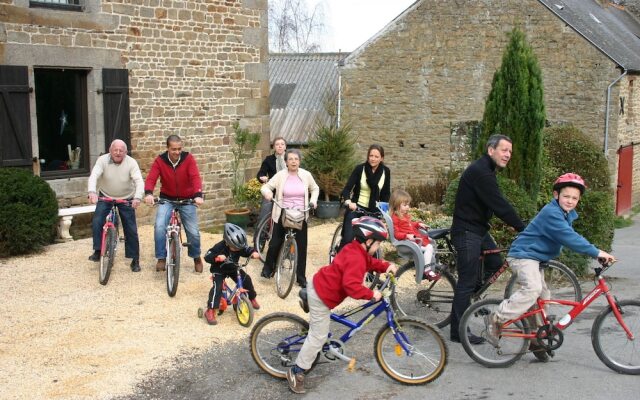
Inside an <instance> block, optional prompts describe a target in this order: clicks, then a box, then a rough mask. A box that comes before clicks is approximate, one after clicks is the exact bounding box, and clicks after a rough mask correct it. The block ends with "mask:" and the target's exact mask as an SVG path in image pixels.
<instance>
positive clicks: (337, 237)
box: [329, 224, 342, 264]
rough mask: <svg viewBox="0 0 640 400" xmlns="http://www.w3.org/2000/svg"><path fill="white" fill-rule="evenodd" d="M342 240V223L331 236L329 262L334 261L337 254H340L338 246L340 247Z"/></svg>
mask: <svg viewBox="0 0 640 400" xmlns="http://www.w3.org/2000/svg"><path fill="white" fill-rule="evenodd" d="M341 240H342V224H339V225H338V226H337V227H336V230H335V231H334V232H333V237H332V238H331V246H330V247H329V264H331V263H332V262H333V259H334V258H335V256H336V254H338V247H340V241H341Z"/></svg>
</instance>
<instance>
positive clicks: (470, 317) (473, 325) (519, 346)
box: [460, 299, 529, 368]
mask: <svg viewBox="0 0 640 400" xmlns="http://www.w3.org/2000/svg"><path fill="white" fill-rule="evenodd" d="M501 301H502V300H499V299H485V300H481V301H478V302H476V303H472V304H471V306H469V308H468V309H467V311H465V313H464V315H463V316H462V318H461V319H460V332H466V333H465V334H462V333H461V334H460V342H461V343H462V347H464V351H466V352H467V354H468V355H469V357H471V358H473V359H474V360H475V361H476V362H478V363H480V364H482V365H484V366H485V367H489V368H497V367H508V366H510V365H511V364H513V363H515V362H516V361H518V360H519V359H520V358H521V357H522V355H523V354H525V353H526V352H527V349H528V346H529V339H526V338H523V337H517V336H518V335H522V334H526V333H529V327H528V325H527V322H526V320H520V321H518V322H516V323H515V324H512V325H509V326H508V327H506V328H504V329H503V331H502V336H500V341H499V342H498V346H494V345H492V344H491V343H489V341H488V340H485V341H484V342H483V343H480V344H471V343H470V342H469V335H468V334H473V335H476V336H479V337H482V338H486V337H487V327H486V324H485V322H484V317H485V315H489V314H490V313H492V312H493V311H495V310H496V308H498V305H499V304H500V302H501ZM467 333H468V334H467ZM511 335H513V336H511Z"/></svg>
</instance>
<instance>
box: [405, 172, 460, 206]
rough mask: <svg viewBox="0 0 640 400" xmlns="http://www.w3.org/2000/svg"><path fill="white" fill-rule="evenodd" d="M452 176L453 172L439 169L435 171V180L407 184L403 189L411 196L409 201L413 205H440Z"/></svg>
mask: <svg viewBox="0 0 640 400" xmlns="http://www.w3.org/2000/svg"><path fill="white" fill-rule="evenodd" d="M453 176H454V174H453V173H451V172H449V173H447V172H446V171H444V170H442V169H440V170H438V171H437V173H436V179H435V181H433V182H429V183H422V184H418V185H411V186H407V187H406V188H405V190H406V191H407V193H409V195H410V196H411V202H412V203H413V204H414V205H418V204H420V203H425V204H436V205H442V203H443V201H444V194H445V192H446V191H447V187H448V186H449V182H450V181H451V179H452V177H453Z"/></svg>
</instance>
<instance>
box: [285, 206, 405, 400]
mask: <svg viewBox="0 0 640 400" xmlns="http://www.w3.org/2000/svg"><path fill="white" fill-rule="evenodd" d="M352 225H353V232H354V237H355V238H354V240H353V241H352V242H351V243H349V244H347V245H346V246H344V248H343V249H342V250H341V251H340V252H339V253H338V255H336V258H334V260H333V262H332V263H331V264H329V265H327V266H324V267H322V268H320V270H319V271H318V272H316V274H315V275H314V276H313V279H312V280H311V282H309V284H308V286H307V299H308V302H309V333H308V334H307V338H306V339H305V341H304V344H303V345H302V348H301V349H300V353H299V354H298V357H297V359H296V364H295V365H294V366H293V367H291V369H289V370H288V371H287V381H288V382H289V388H290V389H291V390H292V391H293V392H294V393H304V392H305V390H304V372H305V371H306V370H308V369H309V368H311V365H312V363H313V361H314V360H315V358H316V355H317V354H318V352H319V351H320V350H321V349H322V346H323V345H324V343H325V342H326V341H327V337H328V335H329V325H330V323H331V319H330V315H331V309H332V308H334V307H336V306H338V305H339V304H340V303H342V301H343V300H344V299H346V298H347V297H352V298H354V299H363V300H371V299H375V300H380V299H381V298H382V293H380V291H378V290H371V289H369V288H367V287H366V286H364V285H363V284H362V282H363V280H364V275H365V273H367V272H374V271H375V272H379V273H383V272H393V273H395V272H396V271H397V267H396V266H395V265H394V264H391V263H389V262H387V261H384V260H378V259H376V258H373V257H372V255H373V254H375V252H376V251H377V250H378V247H380V243H381V242H382V241H384V240H386V239H387V238H388V237H389V233H388V232H387V228H386V227H385V226H384V224H383V223H382V222H381V221H380V220H378V219H375V218H371V217H362V218H358V219H354V220H353V222H352Z"/></svg>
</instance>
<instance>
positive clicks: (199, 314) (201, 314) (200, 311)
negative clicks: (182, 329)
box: [198, 307, 204, 318]
mask: <svg viewBox="0 0 640 400" xmlns="http://www.w3.org/2000/svg"><path fill="white" fill-rule="evenodd" d="M203 316H204V309H203V308H202V307H200V308H198V318H202V317H203Z"/></svg>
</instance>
